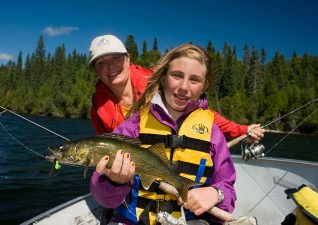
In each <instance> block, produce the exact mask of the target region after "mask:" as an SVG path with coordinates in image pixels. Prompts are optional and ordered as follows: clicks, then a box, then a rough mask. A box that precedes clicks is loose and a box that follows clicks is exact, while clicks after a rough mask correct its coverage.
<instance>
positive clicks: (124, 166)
mask: <svg viewBox="0 0 318 225" xmlns="http://www.w3.org/2000/svg"><path fill="white" fill-rule="evenodd" d="M108 162H109V156H107V155H106V156H104V157H103V158H102V159H101V160H100V161H99V162H98V164H97V165H96V172H98V173H99V174H104V175H106V176H107V177H108V178H109V179H110V180H112V181H113V182H115V183H118V184H125V183H128V182H129V181H130V180H132V178H133V177H134V175H135V163H134V162H131V161H130V155H129V153H124V151H123V150H118V151H117V153H116V156H115V159H114V162H113V165H112V167H111V168H110V169H108V168H106V165H107V164H108Z"/></svg>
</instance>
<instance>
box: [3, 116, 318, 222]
mask: <svg viewBox="0 0 318 225" xmlns="http://www.w3.org/2000/svg"><path fill="white" fill-rule="evenodd" d="M27 118H28V119H30V120H32V121H34V122H36V123H38V124H41V125H42V126H44V127H46V128H48V129H50V130H53V131H55V132H57V133H58V134H60V135H62V136H64V137H66V138H68V139H71V140H72V139H76V138H80V137H86V136H91V135H94V134H95V132H94V130H93V128H92V125H91V122H90V121H89V120H74V119H65V118H51V117H29V116H28V117H27ZM0 121H1V123H2V124H3V125H4V126H5V128H6V129H7V130H8V131H9V132H10V134H12V135H13V136H14V137H15V138H17V139H18V140H19V141H21V142H22V143H23V144H24V145H25V146H27V147H28V148H30V149H33V150H34V151H36V152H39V153H40V154H42V155H48V154H49V152H48V150H47V147H48V146H49V145H54V144H58V143H61V142H64V140H63V139H61V138H60V137H57V136H56V135H53V134H51V133H49V132H47V131H45V130H43V129H41V128H38V127H36V126H34V125H32V124H30V123H28V122H26V121H24V120H22V119H20V118H17V117H15V116H12V115H10V114H8V113H5V114H2V115H1V116H0ZM283 136H284V135H282V134H267V135H266V137H265V138H264V139H263V141H262V143H263V144H264V145H265V147H266V149H267V150H269V149H270V148H271V147H272V146H273V145H274V144H275V143H276V142H278V141H279V140H280V139H281V138H282V137H283ZM232 152H234V153H239V152H240V150H239V146H237V147H236V148H234V149H232ZM268 156H275V157H285V158H296V159H302V160H310V161H318V136H317V135H292V136H290V137H288V138H287V139H286V140H284V141H283V142H282V143H281V144H280V145H279V146H278V147H277V148H276V149H275V150H273V151H272V152H271V153H270V154H269V155H268ZM50 166H51V165H50V163H49V162H47V161H45V160H44V159H43V158H42V157H41V156H37V155H35V154H34V153H32V152H30V151H29V150H27V149H25V148H24V147H22V146H21V145H19V144H18V143H17V142H16V141H15V140H13V139H12V137H10V136H8V134H7V133H6V132H5V131H4V130H3V129H2V127H0V224H1V225H2V224H19V223H21V222H23V221H26V220H28V219H30V218H32V217H34V216H36V215H37V214H39V213H42V212H44V211H46V210H48V209H50V208H52V207H54V206H57V205H59V204H61V203H64V202H66V201H68V200H71V199H73V198H75V197H77V196H79V195H82V194H85V193H87V192H89V179H86V180H84V179H83V169H82V168H77V167H68V166H62V169H61V170H60V172H59V174H58V175H57V176H56V177H54V178H53V179H52V180H50V181H49V180H48V173H49V171H50ZM91 172H92V171H90V173H91Z"/></svg>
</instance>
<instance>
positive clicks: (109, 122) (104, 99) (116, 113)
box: [90, 64, 247, 138]
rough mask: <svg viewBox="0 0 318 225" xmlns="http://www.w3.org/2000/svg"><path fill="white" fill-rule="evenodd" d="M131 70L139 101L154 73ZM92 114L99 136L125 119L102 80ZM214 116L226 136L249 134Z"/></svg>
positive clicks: (141, 69) (220, 117) (131, 77)
mask: <svg viewBox="0 0 318 225" xmlns="http://www.w3.org/2000/svg"><path fill="white" fill-rule="evenodd" d="M129 70H130V79H131V84H132V86H133V90H134V92H135V93H134V94H135V96H136V100H137V101H138V100H139V98H140V96H141V95H142V93H143V92H144V90H145V87H146V85H147V81H148V78H149V76H150V75H151V73H152V72H151V70H148V69H145V68H143V67H141V66H137V65H134V64H131V65H130V67H129ZM90 114H91V119H92V122H93V125H94V127H95V130H96V133H97V134H102V133H111V132H113V130H114V129H115V128H116V127H117V126H118V125H119V124H121V123H122V122H124V119H125V117H124V115H123V113H122V109H121V106H120V105H119V104H118V102H117V99H116V97H115V96H114V94H113V93H112V91H111V90H110V89H109V88H108V87H107V86H106V85H105V84H104V83H103V82H102V81H100V80H99V81H98V82H97V83H96V92H95V94H94V96H93V105H92V107H91V111H90ZM214 114H215V117H214V121H215V123H216V124H217V125H218V127H219V128H220V130H221V131H222V132H223V134H224V135H225V136H228V137H231V138H235V137H239V136H241V135H243V134H246V133H247V126H245V125H240V124H237V123H235V122H233V121H230V120H227V119H225V118H224V117H222V116H220V114H218V113H217V112H214Z"/></svg>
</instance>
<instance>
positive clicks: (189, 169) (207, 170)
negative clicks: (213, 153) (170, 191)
mask: <svg viewBox="0 0 318 225" xmlns="http://www.w3.org/2000/svg"><path fill="white" fill-rule="evenodd" d="M169 165H171V169H172V170H174V171H175V172H177V173H187V174H191V175H197V173H198V171H199V170H200V173H202V171H201V169H200V167H201V165H196V164H192V163H189V162H183V161H177V162H174V163H171V164H169ZM213 170H214V167H211V166H205V167H204V172H203V173H202V174H200V175H201V177H209V176H211V174H213V172H214V171H213ZM201 177H200V179H201Z"/></svg>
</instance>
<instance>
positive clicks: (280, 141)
mask: <svg viewBox="0 0 318 225" xmlns="http://www.w3.org/2000/svg"><path fill="white" fill-rule="evenodd" d="M317 110H318V109H315V110H314V111H313V112H312V113H310V114H309V116H307V117H306V118H305V119H304V120H303V121H301V122H300V123H299V124H297V125H296V127H294V128H293V129H292V130H291V131H290V132H288V134H287V135H285V136H284V137H283V138H282V139H281V140H279V141H278V142H277V143H276V144H275V145H274V146H273V147H271V148H270V149H269V150H268V151H267V152H266V153H265V156H266V155H268V154H269V153H270V152H271V151H272V150H273V149H274V148H276V147H277V146H278V145H279V144H280V143H282V142H283V141H284V140H285V139H286V138H287V137H288V136H289V135H290V134H291V133H292V132H294V131H295V130H296V129H297V128H298V127H299V126H300V125H301V124H303V123H304V122H305V121H306V120H307V119H308V118H309V117H311V116H312V115H314V114H315V113H316V112H317Z"/></svg>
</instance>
